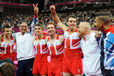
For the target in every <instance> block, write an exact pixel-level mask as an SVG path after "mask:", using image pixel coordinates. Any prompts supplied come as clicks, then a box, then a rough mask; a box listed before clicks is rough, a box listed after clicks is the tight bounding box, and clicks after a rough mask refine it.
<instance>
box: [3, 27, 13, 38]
mask: <svg viewBox="0 0 114 76" xmlns="http://www.w3.org/2000/svg"><path fill="white" fill-rule="evenodd" d="M11 33H12V28H5V30H4V35H7V36H10V35H11Z"/></svg>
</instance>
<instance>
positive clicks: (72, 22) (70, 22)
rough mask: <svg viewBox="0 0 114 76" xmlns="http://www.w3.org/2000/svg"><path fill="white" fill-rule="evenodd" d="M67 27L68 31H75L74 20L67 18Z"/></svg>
mask: <svg viewBox="0 0 114 76" xmlns="http://www.w3.org/2000/svg"><path fill="white" fill-rule="evenodd" d="M67 25H68V27H69V28H70V29H75V28H76V18H73V17H69V19H68V21H67Z"/></svg>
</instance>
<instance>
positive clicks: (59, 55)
mask: <svg viewBox="0 0 114 76" xmlns="http://www.w3.org/2000/svg"><path fill="white" fill-rule="evenodd" d="M49 40H50V39H49V38H48V40H47V46H48V49H49V52H50V55H51V61H56V62H58V61H62V60H63V54H64V43H61V42H60V40H59V35H57V36H56V40H55V41H54V42H53V43H50V41H49Z"/></svg>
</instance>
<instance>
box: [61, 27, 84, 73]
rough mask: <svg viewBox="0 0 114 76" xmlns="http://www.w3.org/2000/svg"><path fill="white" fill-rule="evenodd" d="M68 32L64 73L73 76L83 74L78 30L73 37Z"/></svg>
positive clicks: (65, 43) (65, 45)
mask: <svg viewBox="0 0 114 76" xmlns="http://www.w3.org/2000/svg"><path fill="white" fill-rule="evenodd" d="M68 31H69V30H66V31H65V32H64V40H65V41H64V49H65V53H64V59H63V72H65V73H71V74H72V75H77V74H82V61H81V55H82V53H81V48H80V38H79V37H78V35H77V29H76V30H75V32H74V33H72V34H71V35H69V34H68Z"/></svg>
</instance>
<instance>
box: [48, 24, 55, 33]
mask: <svg viewBox="0 0 114 76" xmlns="http://www.w3.org/2000/svg"><path fill="white" fill-rule="evenodd" d="M47 32H48V34H49V35H52V34H55V33H56V28H55V26H54V25H53V24H49V25H48V26H47Z"/></svg>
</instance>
